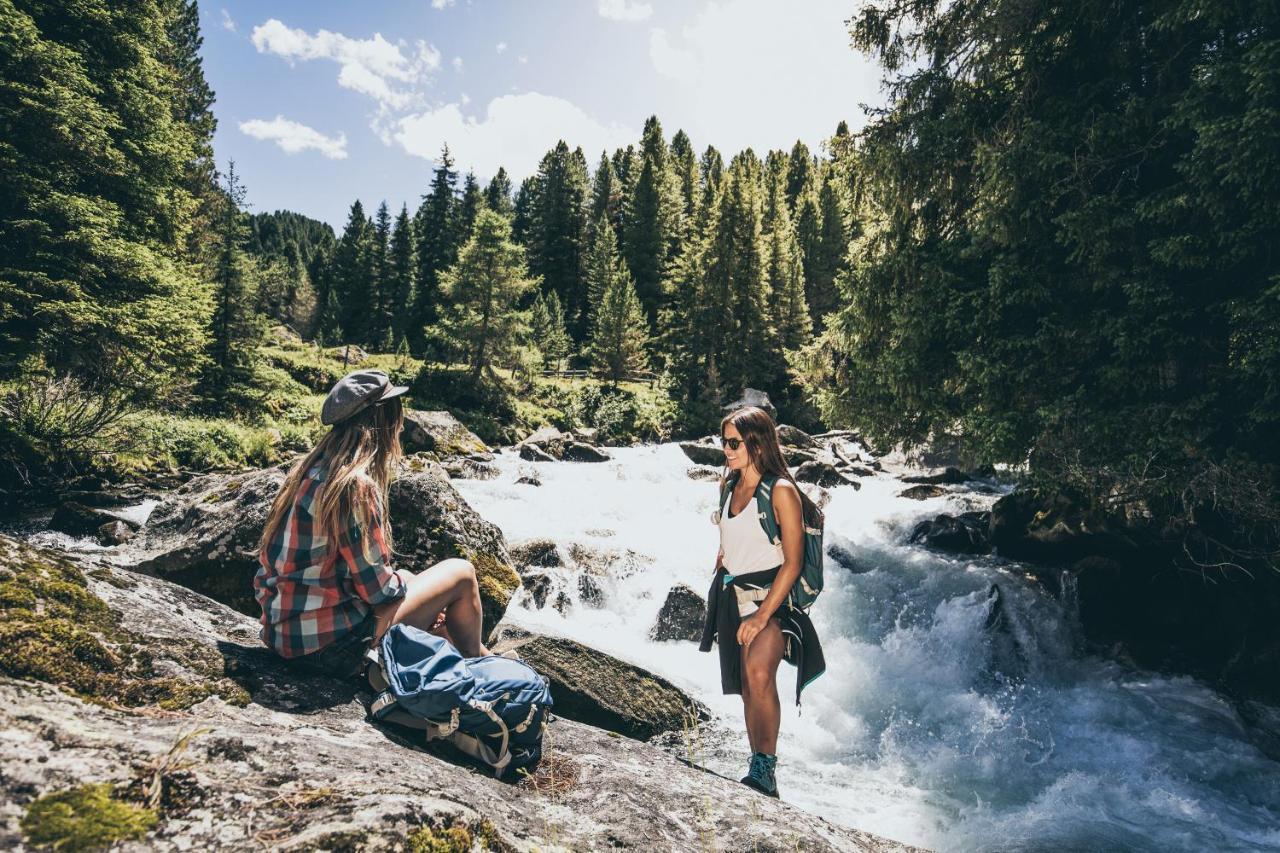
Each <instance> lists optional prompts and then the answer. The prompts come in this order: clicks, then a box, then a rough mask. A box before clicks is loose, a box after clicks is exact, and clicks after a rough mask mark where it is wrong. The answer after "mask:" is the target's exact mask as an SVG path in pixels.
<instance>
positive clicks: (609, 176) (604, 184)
mask: <svg viewBox="0 0 1280 853" xmlns="http://www.w3.org/2000/svg"><path fill="white" fill-rule="evenodd" d="M589 216H590V219H589V223H590V226H591V228H592V229H594V228H595V227H596V223H597V222H599V220H600V218H601V217H603V218H604V219H605V220H607V221H608V222H609V224H610V225H612V226H613V229H614V231H620V230H621V229H622V181H621V179H620V178H619V177H618V173H617V172H616V171H614V168H613V163H611V162H609V157H608V155H606V154H604V153H603V152H602V153H601V154H600V164H599V165H598V166H596V173H595V176H594V177H593V178H592V184H591V210H590V213H589ZM591 239H595V232H594V230H593V231H592V234H591Z"/></svg>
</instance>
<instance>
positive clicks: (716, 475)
mask: <svg viewBox="0 0 1280 853" xmlns="http://www.w3.org/2000/svg"><path fill="white" fill-rule="evenodd" d="M684 473H685V476H686V477H688V478H689V479H690V480H697V481H698V482H701V483H708V482H710V483H714V482H716V481H718V480H719V479H720V469H719V468H713V467H711V466H710V465H694V466H693V467H692V468H690V469H689V470H687V471H685V472H684Z"/></svg>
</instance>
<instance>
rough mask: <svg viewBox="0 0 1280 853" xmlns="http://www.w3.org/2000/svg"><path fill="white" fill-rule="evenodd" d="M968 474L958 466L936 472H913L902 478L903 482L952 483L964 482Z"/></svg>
mask: <svg viewBox="0 0 1280 853" xmlns="http://www.w3.org/2000/svg"><path fill="white" fill-rule="evenodd" d="M968 479H969V475H968V474H966V473H964V472H963V471H961V470H960V469H959V468H955V467H950V466H949V467H947V468H945V469H943V470H942V471H941V472H940V473H937V474H915V475H910V476H906V477H903V478H902V482H904V483H924V484H926V485H954V484H956V483H964V482H966V481H967V480H968Z"/></svg>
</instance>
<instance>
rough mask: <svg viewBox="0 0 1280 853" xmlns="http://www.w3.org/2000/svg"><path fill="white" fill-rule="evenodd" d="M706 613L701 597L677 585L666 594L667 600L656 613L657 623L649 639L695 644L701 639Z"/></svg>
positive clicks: (650, 631) (683, 586)
mask: <svg viewBox="0 0 1280 853" xmlns="http://www.w3.org/2000/svg"><path fill="white" fill-rule="evenodd" d="M706 612H707V604H706V602H705V601H703V600H702V596H700V595H698V593H696V592H694V591H693V590H691V589H689V587H687V586H685V585H684V584H677V585H676V586H673V587H671V590H670V591H669V592H668V593H667V600H666V601H664V602H663V603H662V609H661V610H659V611H658V621H657V622H655V623H654V625H653V627H652V628H651V629H650V630H649V639H651V640H688V641H689V642H691V643H696V642H698V641H699V640H700V639H702V624H703V621H704V619H705V617H706Z"/></svg>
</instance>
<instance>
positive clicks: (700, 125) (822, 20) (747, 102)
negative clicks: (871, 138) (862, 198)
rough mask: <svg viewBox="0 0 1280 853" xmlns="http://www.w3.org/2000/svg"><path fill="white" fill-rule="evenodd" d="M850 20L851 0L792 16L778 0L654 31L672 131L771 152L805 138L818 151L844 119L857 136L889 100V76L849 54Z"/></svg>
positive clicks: (734, 0) (717, 5) (812, 6)
mask: <svg viewBox="0 0 1280 853" xmlns="http://www.w3.org/2000/svg"><path fill="white" fill-rule="evenodd" d="M849 14H850V12H849V4H848V2H847V0H809V2H805V3H794V4H790V5H789V6H788V7H787V10H786V13H785V14H779V13H778V7H777V4H776V3H775V2H773V0H719V1H718V2H716V0H713V2H711V3H709V4H708V5H707V6H706V7H705V8H703V9H701V10H699V11H698V12H696V13H695V14H693V15H692V18H691V20H690V21H689V23H687V24H686V25H685V26H683V27H681V28H680V30H679V32H668V31H667V30H664V29H661V28H656V27H655V28H653V29H652V30H651V31H650V34H649V57H650V59H651V61H652V63H653V66H654V69H655V70H656V71H657V72H658V73H659V74H660V75H661V78H660V80H659V85H660V87H661V90H662V91H661V94H660V95H656V96H655V97H657V98H658V102H659V103H661V104H662V107H661V110H660V113H659V115H660V118H661V119H662V124H663V128H664V130H667V131H668V132H669V133H670V132H673V131H674V130H675V129H676V128H677V127H682V128H684V129H685V131H686V132H688V133H689V134H690V136H691V137H693V139H694V141H695V145H697V144H702V145H705V144H707V143H708V142H709V143H713V144H714V145H715V146H716V147H717V148H719V149H720V150H721V151H722V152H735V151H739V150H741V149H743V148H745V147H747V146H751V147H753V148H755V149H756V152H757V153H761V154H762V153H763V152H764V150H766V149H768V148H790V147H791V144H792V143H793V142H795V140H796V139H797V138H800V139H803V140H805V141H806V142H808V143H809V144H810V145H815V144H816V143H818V142H819V141H821V140H823V139H826V138H827V137H829V136H830V135H831V134H832V133H834V132H835V128H836V124H837V123H838V122H839V121H840V120H841V119H844V120H847V121H848V122H849V125H850V127H851V128H852V129H855V130H856V129H857V127H858V126H859V125H861V124H862V122H863V120H864V117H863V112H862V110H861V109H860V107H859V103H860V102H867V103H872V104H878V103H881V102H882V101H883V96H882V94H881V93H880V87H879V81H880V75H881V72H880V70H879V68H878V67H877V66H876V65H875V64H874V63H873V62H871V61H870V60H868V59H867V58H866V57H864V56H862V55H861V54H859V53H858V52H856V51H854V50H853V49H852V48H851V47H850V46H849V34H848V29H847V27H846V25H845V23H844V22H845V20H847V19H848V17H849ZM662 78H665V82H663V81H662ZM762 105H767V109H766V108H762Z"/></svg>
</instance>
